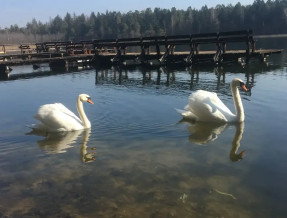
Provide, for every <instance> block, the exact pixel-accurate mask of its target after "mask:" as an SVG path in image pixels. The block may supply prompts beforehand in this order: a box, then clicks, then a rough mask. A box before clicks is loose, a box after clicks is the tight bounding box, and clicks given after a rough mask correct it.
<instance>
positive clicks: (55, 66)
mask: <svg viewBox="0 0 287 218" xmlns="http://www.w3.org/2000/svg"><path fill="white" fill-rule="evenodd" d="M49 66H50V68H51V70H53V71H57V70H66V69H67V61H66V60H57V61H51V62H50V63H49Z"/></svg>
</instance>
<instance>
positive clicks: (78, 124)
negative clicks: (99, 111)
mask: <svg viewBox="0 0 287 218" xmlns="http://www.w3.org/2000/svg"><path fill="white" fill-rule="evenodd" d="M83 102H88V103H90V104H94V103H93V102H92V100H91V97H90V96H89V95H87V94H80V95H79V96H78V99H77V110H78V113H79V116H80V118H78V117H77V116H76V115H75V114H74V113H73V112H72V111H70V110H69V109H68V108H66V107H65V106H64V105H63V104H61V103H54V104H45V105H42V106H40V108H39V110H38V113H37V114H36V115H35V116H34V118H36V119H37V120H39V121H40V123H39V124H36V125H33V126H32V127H31V128H32V129H33V130H37V131H44V132H64V131H75V130H82V129H88V128H90V127H91V123H90V121H89V120H88V118H87V116H86V114H85V111H84V108H83Z"/></svg>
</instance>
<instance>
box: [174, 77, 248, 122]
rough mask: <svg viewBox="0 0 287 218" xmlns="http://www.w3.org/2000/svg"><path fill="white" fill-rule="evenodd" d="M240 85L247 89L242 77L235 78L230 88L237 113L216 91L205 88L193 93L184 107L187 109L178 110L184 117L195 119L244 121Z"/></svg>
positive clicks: (205, 120)
mask: <svg viewBox="0 0 287 218" xmlns="http://www.w3.org/2000/svg"><path fill="white" fill-rule="evenodd" d="M238 87H241V88H242V89H244V90H245V91H247V88H246V87H245V85H244V83H243V81H242V80H241V79H237V78H236V79H233V80H232V82H231V84H230V88H231V92H232V96H233V101H234V106H235V114H233V113H232V112H231V111H230V110H229V109H228V108H227V107H226V106H225V104H224V103H223V102H222V101H221V100H220V99H219V98H218V96H217V94H216V93H214V92H208V91H204V90H198V91H196V92H194V93H193V94H191V95H190V96H189V99H188V105H186V106H185V108H184V109H185V110H177V111H178V112H179V113H180V114H181V115H182V116H183V118H186V119H191V120H194V121H202V122H221V123H231V122H243V121H244V118H245V115H244V108H243V105H242V101H241V98H240V94H239V90H238Z"/></svg>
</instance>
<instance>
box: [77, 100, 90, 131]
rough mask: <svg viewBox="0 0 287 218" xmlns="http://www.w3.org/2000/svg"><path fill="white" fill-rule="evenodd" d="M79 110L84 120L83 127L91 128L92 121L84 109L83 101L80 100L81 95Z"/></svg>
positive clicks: (78, 103)
mask: <svg viewBox="0 0 287 218" xmlns="http://www.w3.org/2000/svg"><path fill="white" fill-rule="evenodd" d="M77 110H78V113H79V116H80V119H81V121H82V122H83V127H84V128H90V127H91V123H90V121H89V120H88V118H87V115H86V113H85V111H84V107H83V102H82V101H81V100H80V97H78V100H77Z"/></svg>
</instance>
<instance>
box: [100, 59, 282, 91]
mask: <svg viewBox="0 0 287 218" xmlns="http://www.w3.org/2000/svg"><path fill="white" fill-rule="evenodd" d="M277 68H280V66H274V65H268V64H266V63H258V64H254V65H252V66H243V65H241V64H232V65H226V66H216V67H214V66H192V67H184V68H183V67H181V68H176V67H167V66H162V67H157V68H148V67H137V68H121V67H113V68H110V69H97V68H96V69H95V84H96V85H102V84H114V85H124V86H137V85H145V86H167V87H171V88H175V89H177V88H178V89H182V90H197V89H204V90H217V91H219V90H220V92H221V93H224V94H228V93H230V87H229V81H226V74H228V76H230V74H234V77H237V76H236V74H242V73H243V74H244V75H245V81H244V82H245V83H246V85H247V87H248V89H249V92H248V93H242V94H243V95H250V93H251V89H252V87H254V86H255V82H256V81H255V77H254V75H255V74H256V73H264V72H269V71H271V70H274V69H277ZM202 73H204V78H203V79H201V74H202ZM202 75H203V74H202ZM241 77H242V76H241ZM206 78H208V79H206ZM242 79H243V78H242Z"/></svg>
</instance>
